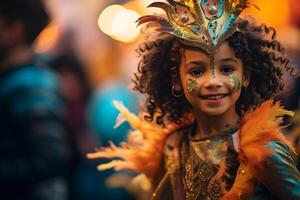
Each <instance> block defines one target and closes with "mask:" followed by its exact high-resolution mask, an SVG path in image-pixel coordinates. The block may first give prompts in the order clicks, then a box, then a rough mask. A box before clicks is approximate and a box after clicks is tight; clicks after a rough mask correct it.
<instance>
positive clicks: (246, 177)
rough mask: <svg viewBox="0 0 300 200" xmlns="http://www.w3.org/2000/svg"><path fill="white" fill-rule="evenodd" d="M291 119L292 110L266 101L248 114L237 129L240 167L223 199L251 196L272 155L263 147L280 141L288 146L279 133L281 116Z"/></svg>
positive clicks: (277, 103)
mask: <svg viewBox="0 0 300 200" xmlns="http://www.w3.org/2000/svg"><path fill="white" fill-rule="evenodd" d="M284 115H289V116H293V115H294V113H293V112H291V111H287V110H284V109H283V108H282V106H281V105H280V103H279V102H276V103H274V102H273V100H268V101H265V102H264V103H262V104H261V105H260V106H259V107H257V108H256V109H255V110H254V111H253V112H248V113H246V115H245V116H244V120H243V123H242V126H241V130H240V151H239V159H240V163H241V164H240V167H239V170H238V173H237V177H236V180H235V182H234V184H233V187H232V188H231V190H230V191H229V192H227V193H226V195H224V197H223V199H222V200H232V199H237V200H238V199H240V197H241V195H242V194H243V195H246V196H247V195H251V193H252V192H253V188H254V184H255V182H256V181H257V180H262V178H263V174H261V172H262V171H263V168H264V164H265V160H266V158H267V157H268V156H271V155H272V154H273V153H274V152H273V151H272V149H270V148H268V147H267V146H266V145H267V143H268V142H270V141H280V142H282V143H284V144H287V145H289V147H290V148H291V149H293V148H292V145H291V144H290V142H288V141H287V140H286V139H285V137H284V135H283V134H282V133H281V131H280V128H281V127H280V124H281V123H282V116H284Z"/></svg>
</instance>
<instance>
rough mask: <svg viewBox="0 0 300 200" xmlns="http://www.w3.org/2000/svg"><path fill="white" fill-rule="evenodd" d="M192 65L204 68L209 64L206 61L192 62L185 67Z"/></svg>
mask: <svg viewBox="0 0 300 200" xmlns="http://www.w3.org/2000/svg"><path fill="white" fill-rule="evenodd" d="M190 65H193V66H195V65H197V66H199V67H203V66H205V65H207V63H206V62H204V61H201V60H197V61H191V62H189V63H187V64H186V65H185V66H184V67H188V66H190Z"/></svg>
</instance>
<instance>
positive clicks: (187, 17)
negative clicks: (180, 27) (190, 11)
mask: <svg viewBox="0 0 300 200" xmlns="http://www.w3.org/2000/svg"><path fill="white" fill-rule="evenodd" d="M180 19H181V21H182V22H183V23H186V22H188V21H189V16H188V15H187V14H183V15H181V17H180Z"/></svg>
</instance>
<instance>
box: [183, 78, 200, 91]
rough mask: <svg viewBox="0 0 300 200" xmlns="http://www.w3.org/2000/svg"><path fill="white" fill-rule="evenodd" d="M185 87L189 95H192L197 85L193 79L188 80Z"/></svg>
mask: <svg viewBox="0 0 300 200" xmlns="http://www.w3.org/2000/svg"><path fill="white" fill-rule="evenodd" d="M186 87H187V90H188V92H189V93H190V94H194V93H195V92H196V91H197V88H198V83H197V81H196V80H195V79H188V80H187V82H186Z"/></svg>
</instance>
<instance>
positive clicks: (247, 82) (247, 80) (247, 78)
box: [242, 71, 251, 88]
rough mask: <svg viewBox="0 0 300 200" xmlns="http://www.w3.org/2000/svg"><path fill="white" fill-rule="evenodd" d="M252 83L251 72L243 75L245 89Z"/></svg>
mask: <svg viewBox="0 0 300 200" xmlns="http://www.w3.org/2000/svg"><path fill="white" fill-rule="evenodd" d="M250 81H251V74H250V72H249V71H246V72H244V74H243V83H242V85H243V87H245V88H247V87H248V85H249V83H250Z"/></svg>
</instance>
